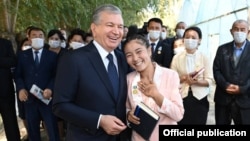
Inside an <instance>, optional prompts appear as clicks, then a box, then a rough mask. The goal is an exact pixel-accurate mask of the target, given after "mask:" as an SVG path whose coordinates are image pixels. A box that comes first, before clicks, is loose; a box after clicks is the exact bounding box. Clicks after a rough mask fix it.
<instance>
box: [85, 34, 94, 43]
mask: <svg viewBox="0 0 250 141" xmlns="http://www.w3.org/2000/svg"><path fill="white" fill-rule="evenodd" d="M91 41H93V35H92V33H91V32H87V33H86V34H85V37H84V45H87V44H89V43H90V42H91Z"/></svg>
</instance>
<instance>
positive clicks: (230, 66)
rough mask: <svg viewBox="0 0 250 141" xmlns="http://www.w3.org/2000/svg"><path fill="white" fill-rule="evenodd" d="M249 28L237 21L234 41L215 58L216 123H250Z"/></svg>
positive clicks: (222, 47)
mask: <svg viewBox="0 0 250 141" xmlns="http://www.w3.org/2000/svg"><path fill="white" fill-rule="evenodd" d="M248 27H249V25H248V23H247V21H245V20H236V21H235V22H234V23H233V26H232V28H231V30H230V31H231V34H232V36H233V38H234V40H233V41H232V42H229V43H226V44H223V45H221V46H220V47H219V48H218V50H217V54H216V56H215V60H214V65H213V72H214V78H215V81H216V90H215V97H214V101H215V121H216V124H231V122H232V120H233V122H234V124H240V125H242V124H248V125H249V124H250V71H249V69H250V42H249V41H248V40H247V39H246V38H247V35H248V33H249V29H248Z"/></svg>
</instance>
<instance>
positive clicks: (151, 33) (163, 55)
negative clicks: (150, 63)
mask: <svg viewBox="0 0 250 141" xmlns="http://www.w3.org/2000/svg"><path fill="white" fill-rule="evenodd" d="M161 31H162V20H161V19H159V18H151V19H149V20H148V25H147V32H148V40H149V43H150V45H151V49H152V59H153V60H154V61H155V62H157V63H158V64H159V65H161V66H164V67H166V68H169V67H170V63H171V61H172V58H173V54H174V53H173V49H172V48H171V46H170V45H168V44H167V43H166V42H163V41H162V40H161V39H160V35H161Z"/></svg>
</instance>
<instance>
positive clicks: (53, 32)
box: [48, 29, 66, 41]
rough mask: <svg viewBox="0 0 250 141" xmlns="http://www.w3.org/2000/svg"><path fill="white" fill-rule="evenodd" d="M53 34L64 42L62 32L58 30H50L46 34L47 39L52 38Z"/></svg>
mask: <svg viewBox="0 0 250 141" xmlns="http://www.w3.org/2000/svg"><path fill="white" fill-rule="evenodd" d="M55 34H57V35H58V36H59V38H60V40H64V41H65V40H66V39H65V38H64V36H63V34H62V32H61V31H60V30H58V29H52V30H50V31H49V33H48V38H50V37H51V36H53V35H55Z"/></svg>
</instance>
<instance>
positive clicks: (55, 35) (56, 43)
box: [47, 29, 67, 57]
mask: <svg viewBox="0 0 250 141" xmlns="http://www.w3.org/2000/svg"><path fill="white" fill-rule="evenodd" d="M47 38H48V44H49V46H50V47H49V50H50V51H53V52H55V53H56V54H58V56H59V57H60V56H61V55H62V54H63V53H64V52H66V51H67V49H65V48H63V47H61V43H62V42H66V41H65V38H64V36H63V34H62V33H61V32H60V30H57V29H52V30H50V31H49V33H48V36H47Z"/></svg>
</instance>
